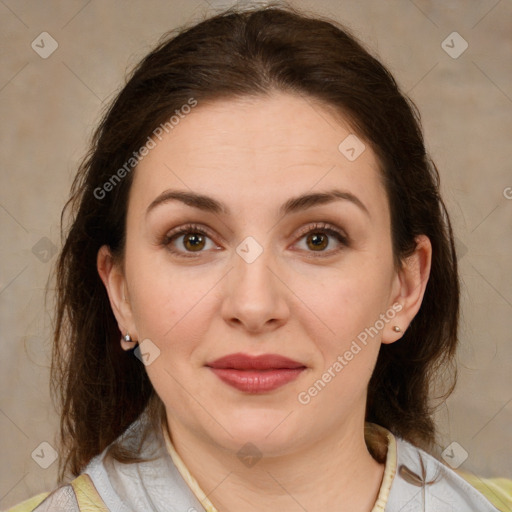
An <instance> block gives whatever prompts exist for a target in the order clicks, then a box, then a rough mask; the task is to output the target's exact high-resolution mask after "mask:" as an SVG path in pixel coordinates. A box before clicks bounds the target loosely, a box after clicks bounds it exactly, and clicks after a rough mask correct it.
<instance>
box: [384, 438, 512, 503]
mask: <svg viewBox="0 0 512 512" xmlns="http://www.w3.org/2000/svg"><path fill="white" fill-rule="evenodd" d="M396 450H397V454H396V455H397V464H396V475H395V478H394V480H393V485H392V487H391V492H390V496H389V502H388V504H389V505H391V504H393V506H397V505H400V506H399V509H400V510H402V511H403V512H406V511H409V510H411V511H412V510H418V509H420V510H422V509H421V507H422V506H423V507H425V510H435V511H436V512H445V511H446V512H451V511H453V510H457V512H472V511H474V510H478V511H479V512H512V481H511V480H507V479H481V478H478V477H476V476H473V475H469V474H467V473H457V472H456V471H454V470H453V469H451V468H450V467H448V466H447V465H445V464H443V463H442V462H441V461H439V460H438V459H436V458H435V457H433V456H432V455H430V454H428V453H426V452H424V451H423V450H421V449H419V448H417V447H415V446H413V445H412V444H410V443H408V442H406V441H404V440H402V439H397V440H396ZM427 504H428V506H427ZM393 506H392V508H391V510H394V509H393ZM386 510H388V509H386Z"/></svg>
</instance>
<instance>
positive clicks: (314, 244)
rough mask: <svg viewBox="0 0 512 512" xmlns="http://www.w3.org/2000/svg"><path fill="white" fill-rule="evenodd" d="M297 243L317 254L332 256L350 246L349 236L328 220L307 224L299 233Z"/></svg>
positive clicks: (308, 251)
mask: <svg viewBox="0 0 512 512" xmlns="http://www.w3.org/2000/svg"><path fill="white" fill-rule="evenodd" d="M298 236H299V242H298V244H297V245H296V247H298V248H299V249H300V250H302V251H305V252H306V253H309V254H310V255H311V254H312V253H316V254H315V256H318V257H320V256H332V255H334V254H336V253H337V252H338V251H340V250H341V249H343V248H344V247H348V246H349V243H348V238H347V236H346V235H345V234H343V233H342V232H341V231H340V230H339V229H338V228H336V227H334V226H333V225H332V224H329V223H326V222H317V223H315V224H314V225H310V226H307V227H306V228H304V229H303V230H301V232H300V233H299V235H298Z"/></svg>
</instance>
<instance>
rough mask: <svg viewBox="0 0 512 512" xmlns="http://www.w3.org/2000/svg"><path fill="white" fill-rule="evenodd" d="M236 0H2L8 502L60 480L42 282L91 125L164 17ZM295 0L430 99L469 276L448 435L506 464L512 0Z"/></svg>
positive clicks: (193, 16) (473, 455)
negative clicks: (335, 24) (345, 31)
mask: <svg viewBox="0 0 512 512" xmlns="http://www.w3.org/2000/svg"><path fill="white" fill-rule="evenodd" d="M233 3H234V2H226V1H225V2H220V1H214V0H188V1H186V0H167V1H164V0H151V1H140V0H138V1H136V0H132V1H125V2H123V1H121V0H107V1H100V0H89V1H87V0H72V1H66V2H64V1H58V0H47V1H46V2H38V1H36V0H32V1H30V0H0V26H1V66H0V109H1V137H0V145H1V160H0V162H1V173H2V174H1V187H0V223H1V235H0V236H1V239H0V240H1V242H0V247H1V249H0V250H1V271H0V302H1V312H0V314H1V317H0V326H1V331H0V332H1V348H2V357H1V362H0V364H1V368H0V379H1V396H0V429H1V433H2V435H1V438H0V445H1V455H0V459H1V466H0V508H2V509H4V508H6V507H8V506H10V505H12V504H14V503H17V502H19V501H21V500H23V499H25V498H27V497H29V496H31V495H33V494H36V493H38V492H41V491H44V490H50V489H52V488H53V487H54V485H55V478H56V469H57V462H56V461H55V462H53V463H52V464H50V465H49V467H48V468H47V469H45V468H44V466H46V465H48V464H49V463H50V462H52V460H53V457H52V453H53V452H52V448H51V447H52V446H56V444H55V436H56V433H57V426H58V417H57V413H56V412H55V410H54V408H53V406H52V403H51V400H50V393H49V385H48V376H49V361H50V351H51V316H50V315H51V310H49V309H48V308H45V303H44V288H45V285H46V281H47V278H48V275H49V273H50V271H51V268H52V265H53V264H54V263H55V259H56V251H57V249H58V247H59V245H60V243H61V241H60V232H59V229H60V227H59V223H60V212H61V210H62V207H63V205H64V203H65V201H66V199H67V197H68V192H69V187H70V184H71V180H72V178H73V175H74V173H75V171H76V169H77V166H78V163H79V161H80V159H81V158H82V157H83V155H84V153H85V151H86V148H87V144H88V142H89V138H90V135H91V134H92V130H93V129H94V127H95V126H96V124H97V123H98V121H99V120H100V115H101V112H102V111H103V110H104V109H105V106H106V105H107V104H108V103H109V102H110V100H111V99H112V98H113V97H114V95H115V93H116V92H117V91H118V90H119V89H120V87H121V86H122V85H123V83H124V76H125V73H126V72H127V71H129V70H130V69H131V68H132V67H133V66H134V65H135V64H136V63H137V62H138V61H139V59H141V58H142V57H143V56H144V55H145V54H146V53H147V52H148V51H149V50H150V49H151V48H152V47H153V46H154V44H155V43H156V42H157V40H158V39H159V38H160V37H161V36H162V34H163V33H164V32H167V31H168V30H171V29H173V28H176V27H178V26H181V25H183V24H190V23H192V22H194V21H198V20H199V19H201V18H203V17H205V16H206V15H208V14H211V13H213V12H216V11H218V10H220V9H222V8H223V7H227V6H228V5H232V4H233ZM245 3H246V2H244V4H245ZM290 3H291V4H292V5H294V6H296V7H298V8H303V9H305V10H307V11H309V12H312V13H317V14H319V15H322V16H328V17H331V18H334V19H335V20H337V21H339V22H341V23H343V24H345V25H346V26H347V27H348V28H350V29H351V30H352V31H353V33H354V34H355V35H356V36H357V37H359V38H360V39H361V40H362V41H363V42H364V43H365V44H366V46H367V47H368V48H369V49H370V50H371V51H372V52H374V53H375V54H376V55H377V56H378V57H379V58H380V59H381V60H382V61H383V63H384V64H385V65H387V66H388V67H389V69H390V70H391V72H392V73H393V74H394V76H395V78H396V80H397V81H398V83H399V85H400V86H401V87H402V89H403V90H404V91H405V92H406V93H408V94H409V95H410V97H411V98H412V99H413V101H414V102H415V103H416V104H417V106H418V107H419V109H420V112H421V114H422V120H423V126H424V131H425V137H426V143H427V148H428V150H429V152H430V153H431V155H432V157H433V159H434V161H435V162H436V164H437V166H438V168H439V171H440V174H441V183H442V193H443V196H444V198H445V201H446V203H447V207H448V209H449V212H450V214H451V217H452V221H453V224H454V229H455V234H456V238H457V246H458V251H459V260H460V273H461V278H462V284H463V290H462V293H463V302H462V322H461V346H460V351H459V354H458V362H459V380H458V386H457V388H456V391H455V393H454V394H453V395H452V396H451V397H450V398H449V399H448V400H447V402H446V403H443V404H442V405H441V407H440V409H439V412H438V420H439V429H440V438H439V439H440V443H439V450H440V452H441V451H442V450H443V449H444V448H446V447H448V446H449V445H450V444H451V443H453V442H456V443H458V444H457V445H452V446H451V448H450V450H454V452H453V454H454V455H455V456H456V457H458V458H459V459H461V460H462V459H464V458H465V457H466V455H465V453H467V458H466V459H465V460H464V462H463V463H462V466H461V468H462V469H465V470H467V471H471V472H475V473H477V474H479V475H481V476H498V475H501V476H507V477H509V478H510V477H512V462H511V461H512V457H511V453H510V447H512V432H511V425H512V376H511V375H512V372H511V369H512V343H511V342H512V321H511V318H512V258H511V254H512V236H511V232H512V173H511V162H512V144H511V137H510V136H511V134H512V115H511V114H512V80H511V78H512V58H511V57H512V30H511V28H512V3H511V2H510V0H482V1H476V0H473V1H467V0H466V1H463V0H460V1H454V0H450V1H443V0H437V1H429V0H414V1H413V0H390V1H386V2H383V1H382V0H369V1H359V0H343V1H340V0H317V1H313V0H310V1H306V0H304V1H302V0H300V1H299V0H297V1H293V0H292V1H291V2H290ZM45 32H46V33H47V34H43V33H45ZM454 33H456V34H454ZM55 45H58V46H57V48H56V49H55V51H53V53H51V54H50V52H51V51H52V50H53V49H54V47H55ZM466 46H467V47H466ZM43 57H46V58H43ZM50 299H51V296H50ZM50 304H51V301H50ZM41 443H47V444H42V445H41ZM48 445H50V446H48ZM448 453H452V452H450V451H449V452H448Z"/></svg>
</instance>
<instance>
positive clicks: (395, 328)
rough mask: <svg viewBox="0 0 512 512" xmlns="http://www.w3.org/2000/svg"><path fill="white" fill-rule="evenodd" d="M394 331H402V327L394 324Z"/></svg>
mask: <svg viewBox="0 0 512 512" xmlns="http://www.w3.org/2000/svg"><path fill="white" fill-rule="evenodd" d="M393 331H395V332H402V329H400V327H398V325H395V326H393Z"/></svg>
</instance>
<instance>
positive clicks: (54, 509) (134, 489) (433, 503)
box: [34, 420, 499, 512]
mask: <svg viewBox="0 0 512 512" xmlns="http://www.w3.org/2000/svg"><path fill="white" fill-rule="evenodd" d="M141 425H142V424H141V423H140V420H139V421H137V422H135V423H134V424H133V425H132V426H131V427H130V429H129V430H128V431H127V434H126V435H125V436H123V442H126V443H129V444H130V445H131V446H137V445H140V446H141V448H140V454H141V455H142V456H143V457H152V458H153V459H152V460H151V461H148V462H139V463H133V464H123V463H120V462H118V461H116V460H114V459H113V458H112V457H111V456H109V455H108V453H107V450H105V451H104V452H103V453H102V454H100V455H98V456H97V457H95V458H94V459H93V460H92V461H91V462H90V464H89V465H88V466H87V468H86V469H85V470H84V473H87V474H88V475H89V476H90V478H91V479H92V482H93V483H94V486H95V487H96V490H97V491H98V493H99V495H100V496H101V498H102V499H103V501H104V503H105V505H106V506H107V508H108V510H109V511H111V512H139V511H140V512H149V511H151V512H204V511H205V508H204V507H203V506H202V505H201V503H200V501H199V500H198V498H197V497H196V495H195V494H194V492H193V491H192V490H191V488H190V487H189V486H188V485H187V482H186V481H185V480H184V478H183V476H182V475H181V473H180V471H179V470H178V468H177V467H176V465H175V464H174V462H173V459H172V457H171V455H170V454H169V451H168V450H167V448H166V444H165V439H164V435H163V434H162V432H154V431H151V430H150V431H149V433H148V436H147V438H146V439H145V440H144V441H143V442H142V444H140V437H141V436H140V432H141V431H142V430H141ZM395 440H396V443H394V446H396V461H397V464H396V468H397V471H396V474H394V475H392V481H391V483H390V482H387V485H389V483H390V490H389V494H388V493H385V494H386V495H387V500H386V503H385V504H384V503H381V504H380V505H379V503H376V506H375V508H374V510H385V512H413V511H414V512H499V510H498V509H497V508H495V507H494V506H493V505H492V504H491V503H490V502H489V501H488V500H487V499H486V498H485V497H484V496H483V495H482V494H481V493H480V492H479V491H477V490H476V489H475V488H473V487H472V486H471V485H470V484H469V483H467V482H466V481H465V480H463V479H462V478H461V477H460V476H458V475H457V474H456V473H455V472H454V471H452V470H451V469H449V468H448V467H446V466H444V465H443V464H442V463H441V462H439V461H438V460H436V459H435V458H434V457H432V456H430V455H428V454H427V453H425V452H424V451H422V450H420V449H418V448H416V447H415V446H413V445H411V444H410V443H408V442H406V441H404V440H402V439H399V438H395ZM411 475H412V476H411ZM422 475H425V476H424V478H423V481H424V482H426V483H427V484H426V485H421V483H420V481H419V480H420V479H419V478H418V477H421V476H422ZM384 480H386V478H385V479H384ZM383 485H385V482H383ZM69 491H70V486H64V487H62V488H60V489H58V490H57V491H55V492H54V493H52V495H50V497H49V498H47V499H46V500H45V501H44V502H43V503H41V505H39V506H38V507H36V508H35V509H34V512H46V511H48V512H50V511H51V512H80V511H79V508H78V506H77V505H76V502H75V503H73V500H71V499H70V495H69ZM381 494H383V493H381ZM64 503H65V504H64ZM381 506H382V507H385V508H380V507H381ZM82 512H83V511H82ZM310 512H316V511H310Z"/></svg>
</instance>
